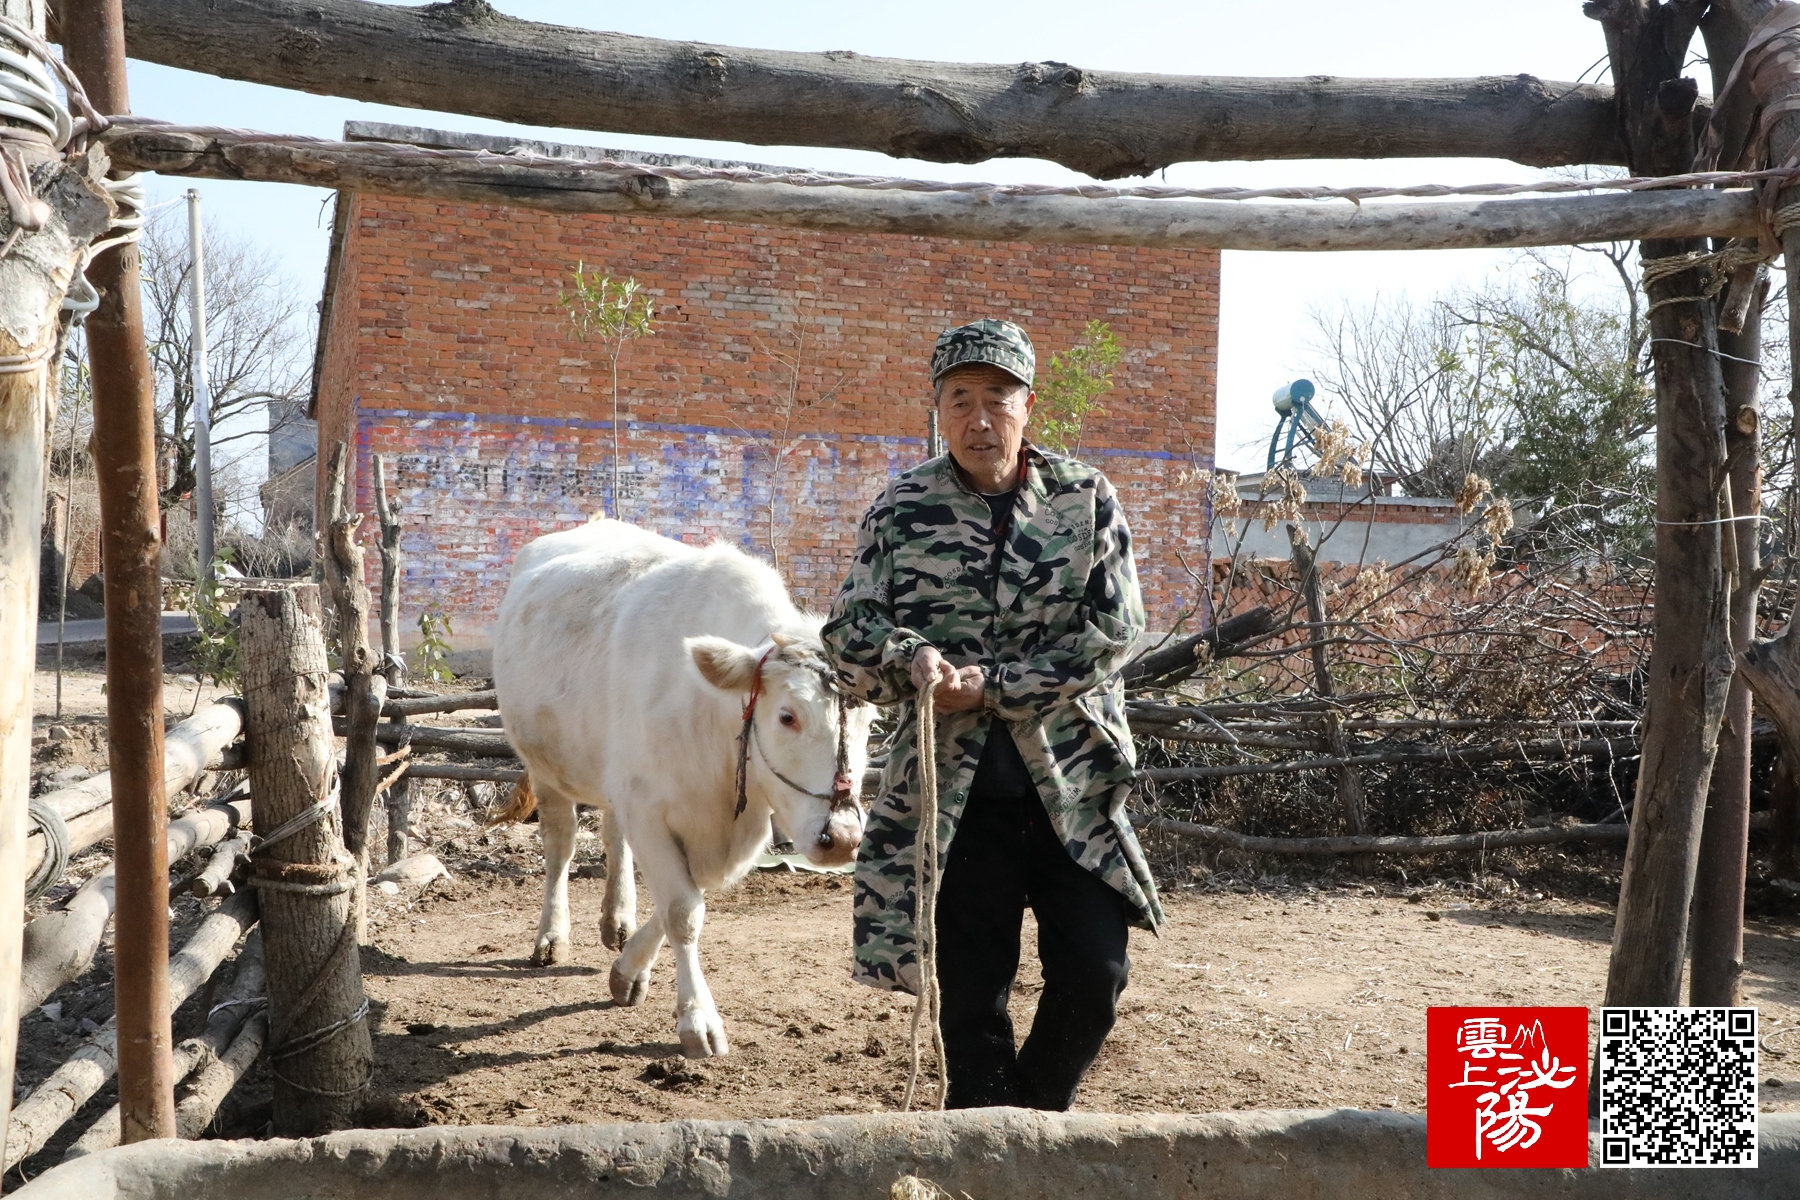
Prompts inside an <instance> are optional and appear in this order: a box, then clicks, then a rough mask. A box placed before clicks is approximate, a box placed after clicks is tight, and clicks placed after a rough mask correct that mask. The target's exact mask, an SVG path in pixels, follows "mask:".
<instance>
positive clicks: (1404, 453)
mask: <svg viewBox="0 0 1800 1200" xmlns="http://www.w3.org/2000/svg"><path fill="white" fill-rule="evenodd" d="M1312 319H1313V325H1314V327H1315V337H1314V339H1313V342H1312V350H1313V352H1314V354H1315V355H1317V356H1318V358H1319V359H1320V360H1321V361H1322V364H1323V365H1322V368H1321V369H1320V370H1319V372H1318V375H1319V381H1320V383H1321V385H1322V390H1323V391H1324V392H1325V393H1326V394H1327V395H1330V396H1334V397H1336V399H1337V401H1338V405H1339V407H1340V408H1341V410H1342V415H1343V418H1344V420H1345V422H1346V424H1348V425H1349V427H1350V432H1351V433H1352V435H1353V436H1355V437H1356V438H1357V439H1358V440H1360V441H1364V442H1367V443H1368V444H1369V447H1370V454H1371V465H1372V467H1373V468H1374V471H1375V473H1376V474H1377V475H1379V476H1383V477H1385V478H1387V479H1392V480H1394V481H1397V482H1398V483H1399V485H1400V487H1401V488H1402V489H1403V490H1404V491H1405V492H1406V493H1407V494H1408V495H1413V496H1453V495H1455V494H1456V491H1457V489H1458V488H1459V487H1460V486H1461V485H1462V481H1463V479H1464V477H1465V476H1467V475H1468V474H1469V473H1470V472H1478V473H1485V474H1492V473H1493V469H1494V466H1495V465H1496V462H1497V459H1498V458H1499V457H1500V456H1502V455H1504V453H1505V446H1506V435H1507V429H1506V417H1505V413H1504V411H1503V410H1502V406H1501V401H1500V397H1499V395H1498V394H1497V389H1496V387H1495V379H1494V373H1493V371H1494V361H1493V359H1494V355H1493V346H1492V344H1491V341H1490V339H1487V338H1484V337H1482V336H1480V332H1479V330H1476V329H1473V328H1471V326H1470V325H1468V324H1467V323H1465V322H1463V321H1461V320H1459V319H1458V318H1457V316H1456V314H1455V313H1454V312H1453V311H1451V310H1450V309H1449V308H1448V307H1447V306H1446V305H1444V304H1443V303H1440V302H1436V301H1433V302H1430V303H1427V304H1424V305H1416V304H1414V303H1413V302H1412V301H1411V300H1410V299H1408V298H1407V297H1405V296H1399V297H1384V296H1380V295H1377V296H1376V297H1375V298H1374V299H1373V300H1371V301H1369V302H1368V303H1367V304H1365V305H1357V306H1352V305H1350V304H1344V305H1341V306H1340V307H1338V308H1337V309H1335V310H1326V309H1315V310H1314V311H1313V313H1312Z"/></svg>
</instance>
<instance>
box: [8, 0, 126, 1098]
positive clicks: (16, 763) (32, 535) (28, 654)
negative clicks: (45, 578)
mask: <svg viewBox="0 0 1800 1200" xmlns="http://www.w3.org/2000/svg"><path fill="white" fill-rule="evenodd" d="M0 14H4V15H5V16H6V17H7V18H8V19H10V20H11V21H13V22H14V23H15V24H17V25H20V26H23V27H24V28H25V29H27V30H30V31H33V32H35V33H37V34H40V35H41V34H42V33H43V31H44V6H43V4H42V3H41V2H39V0H0ZM6 44H7V46H8V47H9V49H13V50H23V49H24V47H13V45H12V43H11V41H10V39H9V40H8V41H7V43H6ZM0 124H4V125H7V126H10V128H9V129H8V130H7V136H8V141H7V146H8V150H9V153H12V154H14V155H16V156H17V161H18V162H19V163H20V165H22V166H23V167H24V168H25V169H26V170H27V171H29V172H30V173H31V176H32V186H33V189H34V190H35V200H36V202H37V203H36V204H35V205H34V207H36V208H37V209H39V210H40V212H39V214H38V215H39V216H41V224H40V226H39V228H37V229H35V230H33V229H29V228H26V227H25V226H24V225H15V224H14V221H13V219H12V215H11V206H10V205H8V204H0V240H3V241H4V244H5V248H6V253H4V254H0V881H4V882H3V884H0V1120H3V1119H4V1118H5V1116H6V1114H7V1113H8V1112H9V1111H10V1109H11V1107H12V1093H13V1056H14V1051H15V1050H16V1049H17V1046H18V1021H19V990H18V989H19V964H20V953H21V930H22V929H23V927H24V923H25V912H24V903H25V898H24V891H23V888H22V887H21V884H22V882H23V880H24V879H25V877H26V871H25V863H24V857H25V852H26V836H27V825H28V822H27V818H26V807H27V803H28V797H29V795H30V790H31V709H32V699H31V698H32V687H31V679H32V672H33V671H34V669H35V667H36V662H37V611H38V590H39V581H38V570H39V565H40V556H39V549H40V547H39V540H38V539H39V533H40V530H41V526H42V521H43V516H44V464H45V460H46V457H47V456H46V453H45V451H46V439H47V436H48V433H49V430H50V428H51V426H52V424H53V423H54V414H55V412H56V393H57V385H58V383H59V382H60V378H61V372H60V357H59V356H60V354H61V350H62V345H63V338H64V336H65V334H66V331H67V324H66V320H67V318H66V317H64V316H61V315H60V312H59V310H60V308H61V305H62V301H63V297H64V296H65V295H66V294H67V292H68V288H69V283H70V280H71V279H72V278H73V276H74V270H75V266H76V262H77V259H78V256H79V255H80V253H81V251H82V248H83V247H85V246H86V245H87V244H88V243H89V242H91V241H92V240H93V238H94V235H95V234H97V233H99V232H101V231H102V230H104V229H105V228H106V225H107V222H108V221H109V220H110V219H111V215H112V212H111V208H110V206H109V205H108V203H107V201H106V199H105V195H104V192H103V190H102V188H101V187H100V186H99V180H98V179H97V177H96V176H97V174H98V171H97V169H96V168H97V167H98V166H99V164H103V163H104V161H105V159H104V156H102V155H96V156H92V157H90V156H88V155H85V154H82V155H77V156H75V157H74V158H70V159H65V158H64V157H63V154H62V151H61V150H59V149H58V148H57V147H55V146H54V145H53V144H52V143H51V141H50V140H49V139H48V138H46V137H44V136H42V135H41V134H36V133H34V132H33V131H32V130H31V129H30V128H29V127H27V125H26V123H25V122H23V121H14V120H10V119H7V118H0Z"/></svg>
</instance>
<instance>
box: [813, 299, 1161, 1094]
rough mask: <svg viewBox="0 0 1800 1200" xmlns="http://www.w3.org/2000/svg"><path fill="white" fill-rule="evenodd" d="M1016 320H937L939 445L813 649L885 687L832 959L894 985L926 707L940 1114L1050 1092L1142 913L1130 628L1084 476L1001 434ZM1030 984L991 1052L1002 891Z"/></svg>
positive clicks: (877, 520) (904, 949) (998, 1009)
mask: <svg viewBox="0 0 1800 1200" xmlns="http://www.w3.org/2000/svg"><path fill="white" fill-rule="evenodd" d="M1035 368H1036V355H1035V352H1034V351H1033V349H1032V345H1031V339H1030V338H1028V337H1027V336H1026V335H1025V331H1024V330H1023V329H1020V328H1019V327H1018V326H1017V325H1014V324H1013V323H1011V322H1010V321H997V320H985V321H977V322H975V323H974V324H972V325H963V326H960V327H958V328H955V329H949V330H946V331H945V332H944V333H943V335H942V336H940V337H939V338H938V341H937V347H936V349H935V350H934V352H933V353H932V357H931V378H932V383H933V385H934V387H935V388H936V393H937V394H936V404H937V411H938V419H939V426H940V428H942V430H943V431H944V435H945V440H946V441H947V443H948V444H949V447H950V453H949V455H947V456H945V457H941V458H934V459H932V460H931V461H929V462H927V463H924V464H923V465H921V466H918V467H915V468H913V469H912V470H910V471H906V472H904V473H902V474H900V475H898V476H896V477H895V478H894V479H893V480H892V481H891V482H890V483H889V484H888V487H887V490H886V491H885V492H884V493H883V494H882V496H881V498H880V499H879V500H877V501H876V502H875V505H874V507H872V508H871V509H869V512H868V515H867V516H865V517H864V518H863V522H862V528H861V532H860V536H859V539H858V547H857V558H856V564H855V566H854V567H853V568H852V569H851V571H850V575H849V578H848V579H846V580H845V581H844V586H843V590H842V591H841V592H840V593H839V595H838V598H837V603H836V604H835V605H834V606H833V608H832V613H831V619H830V621H829V622H828V623H827V624H826V626H825V645H826V648H827V651H828V653H829V654H830V655H831V656H832V657H833V658H834V659H835V660H836V665H837V670H838V675H839V678H840V679H841V680H842V681H843V684H844V686H845V687H846V688H847V689H848V690H850V691H851V692H853V693H854V694H855V695H857V696H860V697H861V698H863V699H864V700H867V701H870V702H872V703H875V704H894V703H898V702H902V701H905V702H907V703H906V706H905V708H904V709H903V710H902V713H901V719H900V729H899V734H898V736H897V738H896V740H895V743H894V747H893V750H892V752H891V754H890V755H889V758H888V765H887V769H886V772H885V775H884V777H883V780H882V794H881V797H880V799H879V800H878V801H877V802H876V803H875V806H874V809H873V811H872V812H871V814H870V818H869V824H868V830H867V833H866V834H865V835H864V838H863V843H862V848H861V852H860V857H859V858H858V861H857V867H856V929H855V940H856V967H855V971H856V976H857V978H858V979H859V980H861V981H862V982H864V983H868V984H872V985H874V986H876V987H882V988H889V989H899V990H904V991H912V992H916V984H917V978H918V966H917V962H916V959H915V948H916V930H915V929H914V927H913V921H914V913H915V911H916V909H915V907H914V905H915V897H914V895H913V866H914V861H915V854H914V846H915V840H916V835H917V832H918V812H919V764H918V760H917V757H916V738H915V709H914V706H913V704H912V703H911V701H912V700H913V698H914V697H915V696H916V695H917V690H918V689H919V688H924V687H930V688H932V689H933V693H932V694H933V699H934V701H935V703H936V707H937V712H938V726H937V738H938V742H937V745H938V759H939V764H938V772H939V773H938V780H939V792H940V794H939V801H938V803H939V844H940V847H941V853H942V854H943V855H944V862H945V867H944V875H943V883H942V887H941V889H940V890H939V893H938V908H937V913H938V915H937V959H938V979H939V986H940V988H941V993H942V997H943V1007H942V1014H943V1015H942V1025H943V1033H944V1045H945V1051H946V1054H947V1056H948V1059H949V1064H948V1065H949V1076H950V1092H949V1096H948V1105H949V1107H951V1108H973V1107H978V1106H983V1105H992V1104H1017V1105H1024V1106H1027V1107H1033V1108H1045V1109H1053V1110H1058V1111H1060V1110H1063V1109H1066V1108H1068V1107H1069V1105H1070V1103H1071V1102H1072V1101H1073V1100H1074V1097H1075V1089H1076V1087H1077V1086H1078V1085H1079V1084H1080V1082H1081V1078H1082V1076H1083V1075H1084V1074H1086V1073H1087V1069H1088V1067H1089V1066H1090V1065H1091V1064H1092V1063H1093V1061H1094V1057H1095V1056H1096V1055H1097V1054H1098V1053H1099V1052H1100V1046H1101V1044H1102V1043H1103V1042H1104V1041H1105V1040H1106V1035H1107V1033H1108V1032H1109V1031H1110V1030H1111V1029H1112V1025H1113V1020H1114V1014H1115V1008H1116V1005H1117V1002H1118V997H1119V993H1120V992H1121V991H1122V990H1123V989H1124V987H1125V979H1126V973H1127V970H1128V967H1129V963H1128V961H1127V959H1126V954H1125V948H1126V940H1127V930H1128V927H1129V926H1131V925H1137V926H1139V927H1141V928H1144V929H1152V930H1153V929H1155V928H1156V926H1157V925H1158V924H1160V923H1161V921H1162V911H1161V909H1160V908H1159V907H1158V905H1157V901H1156V888H1155V885H1154V884H1153V883H1152V882H1151V879H1150V872H1149V870H1148V868H1147V867H1146V866H1145V863H1144V857H1143V853H1142V851H1141V850H1139V848H1138V844H1137V839H1136V838H1135V837H1134V836H1133V834H1132V832H1131V826H1130V825H1129V824H1128V823H1127V821H1126V817H1125V799H1126V797H1127V795H1129V793H1130V791H1131V775H1132V766H1133V755H1132V747H1131V732H1130V730H1129V728H1128V727H1127V726H1126V723H1125V712H1124V705H1123V702H1122V699H1123V689H1122V687H1121V684H1120V681H1119V674H1118V672H1119V668H1120V667H1121V666H1122V665H1123V664H1124V663H1125V661H1126V657H1127V655H1128V654H1129V653H1130V651H1131V647H1132V643H1133V642H1134V641H1135V640H1136V638H1137V636H1138V634H1139V633H1140V632H1142V630H1143V625H1144V611H1143V602H1142V600H1141V599H1140V597H1139V594H1138V585H1137V572H1136V569H1135V567H1134V566H1133V565H1132V560H1131V535H1130V532H1129V531H1128V530H1127V529H1126V527H1125V518H1124V515H1123V514H1122V513H1121V512H1120V511H1119V503H1118V499H1117V497H1116V496H1115V495H1114V493H1113V489H1112V485H1111V484H1110V483H1108V482H1107V480H1106V477H1105V476H1103V475H1101V474H1100V472H1098V471H1096V470H1094V468H1092V467H1090V466H1087V465H1086V464H1084V463H1081V462H1077V461H1076V460H1074V459H1072V458H1064V457H1061V456H1058V455H1054V454H1047V453H1045V452H1044V451H1042V450H1040V449H1038V448H1037V447H1035V446H1032V445H1031V444H1030V443H1028V442H1026V441H1025V438H1024V434H1025V425H1026V422H1027V421H1028V420H1029V419H1030V417H1031V410H1032V405H1033V404H1034V403H1035V402H1036V398H1037V397H1036V393H1034V392H1033V391H1032V377H1033V374H1034V371H1035ZM1027 905H1029V906H1030V907H1031V910H1032V912H1033V913H1034V914H1035V915H1036V917H1037V924H1038V958H1039V960H1040V962H1041V964H1042V968H1043V978H1044V990H1043V994H1042V996H1041V997H1040V999H1039V1001H1038V1006H1037V1015H1036V1017H1035V1018H1034V1019H1033V1021H1032V1026H1031V1033H1030V1036H1029V1037H1027V1038H1026V1040H1025V1044H1024V1046H1023V1047H1022V1048H1020V1049H1017V1050H1015V1049H1014V1042H1013V1026H1012V1020H1011V1018H1010V1017H1009V1016H1008V1015H1007V1000H1008V997H1009V996H1010V995H1011V992H1012V984H1013V978H1014V976H1015V975H1016V974H1017V973H1018V967H1019V940H1020V929H1021V927H1022V922H1023V919H1024V911H1025V907H1026V906H1027Z"/></svg>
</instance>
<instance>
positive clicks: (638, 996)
mask: <svg viewBox="0 0 1800 1200" xmlns="http://www.w3.org/2000/svg"><path fill="white" fill-rule="evenodd" d="M606 982H607V984H608V985H609V986H610V987H611V988H612V998H613V1003H614V1004H617V1005H620V1006H621V1007H624V1008H630V1007H631V1006H632V1005H634V1004H642V1003H643V1002H644V997H645V996H648V995H649V994H650V972H648V971H645V972H644V973H643V974H642V975H636V976H633V975H627V974H625V972H623V971H621V970H619V964H618V963H614V964H613V969H612V972H611V973H610V974H609V975H608V976H607V977H606Z"/></svg>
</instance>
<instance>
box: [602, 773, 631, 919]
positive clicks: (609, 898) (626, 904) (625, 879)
mask: <svg viewBox="0 0 1800 1200" xmlns="http://www.w3.org/2000/svg"><path fill="white" fill-rule="evenodd" d="M600 830H601V836H602V837H603V838H605V839H606V911H605V912H603V913H602V914H601V916H600V944H601V945H603V946H605V947H606V948H607V949H608V950H623V949H625V943H626V942H627V941H629V940H630V938H631V934H632V931H633V930H635V929H636V928H637V870H636V867H635V865H634V864H633V862H632V859H631V846H630V844H629V843H628V842H626V840H625V830H624V829H623V827H621V826H620V824H619V818H618V817H617V816H616V815H615V814H614V813H613V808H612V805H610V804H609V805H607V806H606V809H605V813H604V815H603V817H602V819H601V822H600Z"/></svg>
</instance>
